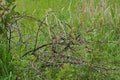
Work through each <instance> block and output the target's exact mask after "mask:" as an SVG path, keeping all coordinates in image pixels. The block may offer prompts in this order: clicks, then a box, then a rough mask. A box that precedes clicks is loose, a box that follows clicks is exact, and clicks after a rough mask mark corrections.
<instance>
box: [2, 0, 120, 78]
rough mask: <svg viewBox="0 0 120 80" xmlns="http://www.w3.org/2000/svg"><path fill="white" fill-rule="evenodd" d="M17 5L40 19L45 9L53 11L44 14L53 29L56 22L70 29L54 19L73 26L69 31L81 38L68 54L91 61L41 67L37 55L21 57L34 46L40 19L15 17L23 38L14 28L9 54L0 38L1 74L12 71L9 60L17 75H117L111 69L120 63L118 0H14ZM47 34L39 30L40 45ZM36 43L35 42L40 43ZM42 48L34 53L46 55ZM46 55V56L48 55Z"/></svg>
mask: <svg viewBox="0 0 120 80" xmlns="http://www.w3.org/2000/svg"><path fill="white" fill-rule="evenodd" d="M16 5H17V6H16V11H18V12H20V13H22V14H23V15H24V14H25V15H29V16H33V17H36V18H39V19H43V18H44V16H45V15H46V14H48V13H47V12H49V11H53V14H51V13H50V14H48V15H49V16H50V17H47V18H46V20H45V22H46V23H48V25H49V24H52V23H53V24H55V25H56V27H55V28H53V30H54V31H55V30H56V31H55V32H56V33H57V32H59V31H57V30H58V26H59V27H60V28H61V30H62V31H64V30H65V31H64V33H65V32H69V31H70V30H69V29H68V28H66V26H63V25H62V24H60V25H59V24H57V21H63V22H65V23H67V24H69V25H70V26H72V30H71V34H72V33H74V32H75V34H78V33H80V34H81V36H82V37H83V38H84V42H83V43H82V44H81V45H80V46H76V47H74V48H75V49H76V52H74V54H70V52H69V53H68V55H72V56H75V57H76V56H79V55H80V56H81V57H82V59H84V60H85V61H86V62H88V63H90V65H89V66H87V65H76V66H73V65H69V64H64V65H63V66H62V67H47V68H41V67H40V66H41V63H40V62H39V60H38V61H37V58H36V57H34V56H32V55H28V56H27V57H21V56H22V55H23V54H24V53H25V52H26V51H28V50H30V49H31V48H34V43H35V37H36V33H37V30H38V28H39V22H37V21H34V20H33V19H30V18H29V19H25V18H24V19H20V20H19V21H18V23H19V32H20V34H21V35H22V38H19V36H20V35H19V32H18V31H17V30H16V31H14V32H13V36H14V37H13V38H12V41H13V43H12V44H11V45H12V46H11V48H12V50H11V54H12V57H11V54H9V53H8V52H7V46H8V45H7V43H5V42H3V40H2V39H1V40H0V41H1V45H4V47H1V48H0V49H1V50H0V53H2V54H1V55H3V56H2V57H0V60H1V61H0V65H1V66H0V68H1V72H2V73H3V75H7V76H8V75H10V74H12V73H10V71H9V69H8V65H6V64H9V63H11V64H12V65H14V67H15V71H13V73H15V74H16V75H17V78H18V79H26V80H29V79H34V80H35V79H36V80H37V79H38V80H39V79H41V80H42V79H48V78H50V79H51V80H52V79H53V80H55V79H58V80H59V79H66V80H67V79H78V80H81V79H84V80H88V79H89V80H112V79H113V80H119V79H120V77H119V74H120V73H119V69H118V71H117V70H113V69H114V68H119V66H120V64H119V61H120V58H119V57H120V54H119V53H120V50H119V49H120V45H119V41H120V34H119V32H120V28H119V25H120V14H119V13H120V8H119V7H120V6H119V0H114V1H113V0H69V1H68V0H39V1H38V0H16ZM44 27H45V28H41V30H42V31H43V32H46V34H47V30H48V28H47V27H46V26H44ZM46 34H44V33H42V32H41V33H40V34H38V42H37V43H38V44H40V45H42V44H43V43H46V42H49V41H50V38H49V36H48V35H46ZM66 35H67V34H66ZM73 36H74V34H73ZM20 39H21V42H20V41H19V40H20ZM38 44H37V46H39V45H38ZM42 51H43V50H39V51H38V52H37V53H38V54H40V55H41V54H44V55H46V54H45V53H44V52H43V53H42ZM47 53H50V52H47ZM47 55H50V54H47ZM41 56H42V55H41ZM7 57H9V58H7ZM11 59H12V62H11ZM45 59H46V60H49V59H48V58H45ZM92 65H96V66H92ZM97 65H99V67H97ZM102 66H105V70H104V69H102ZM92 68H95V69H92ZM36 69H37V70H36ZM109 69H111V70H109ZM1 75H2V74H1Z"/></svg>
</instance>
